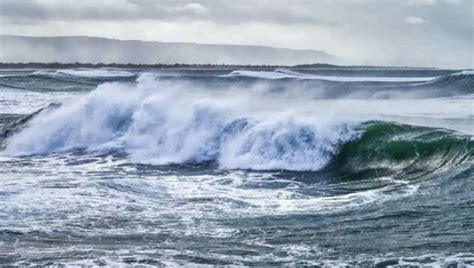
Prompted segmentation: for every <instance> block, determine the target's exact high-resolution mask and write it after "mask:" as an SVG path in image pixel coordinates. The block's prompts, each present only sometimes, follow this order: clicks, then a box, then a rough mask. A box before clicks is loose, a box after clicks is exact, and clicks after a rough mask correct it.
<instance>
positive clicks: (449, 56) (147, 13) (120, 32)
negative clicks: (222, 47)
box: [0, 0, 474, 67]
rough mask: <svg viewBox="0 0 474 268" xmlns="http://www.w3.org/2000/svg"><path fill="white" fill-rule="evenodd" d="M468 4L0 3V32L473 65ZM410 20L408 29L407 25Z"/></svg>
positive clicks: (247, 0) (447, 0)
mask: <svg viewBox="0 0 474 268" xmlns="http://www.w3.org/2000/svg"><path fill="white" fill-rule="evenodd" d="M472 4H473V3H472V1H471V0H403V1H391V0H318V1H311V0H292V1H290V0H259V1H256V0H239V1H221V0H190V1H186V0H101V1H97V0H82V1H76V0H62V1H59V0H42V1H40V0H0V26H1V27H0V33H3V34H23V35H98V36H105V37H111V38H120V39H145V40H157V41H186V42H200V43H237V44H254V45H271V46H280V47H289V48H295V49H322V50H325V51H327V52H329V53H332V54H335V55H339V56H341V57H343V58H346V59H347V61H348V62H349V63H370V64H396V65H424V66H446V67H459V66H461V67H465V66H468V67H469V66H473V65H474V63H473V58H472V55H473V53H474V52H473V46H474V30H473V27H472V25H473V21H474V19H473V8H472ZM407 22H411V23H407Z"/></svg>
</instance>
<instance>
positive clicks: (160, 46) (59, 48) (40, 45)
mask: <svg viewBox="0 0 474 268" xmlns="http://www.w3.org/2000/svg"><path fill="white" fill-rule="evenodd" d="M32 51H34V52H37V53H31V52H32ZM0 61H2V62H65V63H72V62H91V63H99V62H100V63H123V64H129V63H130V64H156V63H162V64H175V63H182V64H261V65H266V64H269V65H296V64H310V63H314V62H318V63H336V62H337V58H336V57H334V56H332V55H330V54H328V53H326V52H324V51H320V50H295V49H289V48H276V47H270V46H259V45H232V44H201V43H186V42H159V41H142V40H120V39H111V38H104V37H93V36H47V37H46V36H41V37H35V36H21V35H0Z"/></svg>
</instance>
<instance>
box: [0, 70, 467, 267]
mask: <svg viewBox="0 0 474 268" xmlns="http://www.w3.org/2000/svg"><path fill="white" fill-rule="evenodd" d="M473 135H474V72H473V71H469V70H441V69H416V68H377V67H354V68H349V67H346V68H337V67H334V68H332V67H327V68H309V67H308V68H296V67H295V68H280V69H269V68H256V67H253V68H247V69H240V70H236V69H230V68H229V67H225V66H223V67H215V68H204V67H201V68H175V69H173V68H166V69H138V68H135V69H133V68H132V69H112V68H100V69H83V68H76V69H59V70H56V69H54V70H53V69H2V70H0V143H1V149H0V204H1V205H0V263H1V264H3V265H63V264H64V265H67V264H70V265H193V266H212V265H231V266H232V265H236V266H274V265H301V266H305V265H308V266H345V265H357V266H361V267H371V266H378V267H384V266H390V265H392V266H404V267H406V266H410V265H413V266H423V265H432V266H440V265H445V266H449V267H467V266H472V265H474V213H473V212H474V195H473V193H474V180H473V178H474V165H473V159H474V158H473V156H474V141H473Z"/></svg>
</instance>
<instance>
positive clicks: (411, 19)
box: [405, 17, 428, 24]
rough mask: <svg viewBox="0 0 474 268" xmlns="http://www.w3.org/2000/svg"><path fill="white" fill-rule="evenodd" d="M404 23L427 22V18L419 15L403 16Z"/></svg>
mask: <svg viewBox="0 0 474 268" xmlns="http://www.w3.org/2000/svg"><path fill="white" fill-rule="evenodd" d="M405 21H406V23H408V24H425V23H428V21H427V20H425V19H423V18H419V17H407V18H405Z"/></svg>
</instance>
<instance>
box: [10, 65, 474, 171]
mask: <svg viewBox="0 0 474 268" xmlns="http://www.w3.org/2000/svg"><path fill="white" fill-rule="evenodd" d="M418 104H419V103H413V102H395V103H393V102H390V101H389V102H383V103H380V104H378V105H377V103H372V104H371V108H370V109H367V107H366V105H367V102H361V101H356V102H354V101H340V100H338V101H331V102H321V101H318V100H311V99H309V100H308V99H305V96H304V95H303V96H300V97H298V98H295V97H294V96H293V99H291V100H289V99H288V95H287V94H285V93H284V92H279V93H278V94H274V93H271V92H270V93H269V92H267V91H261V89H260V88H259V87H256V88H251V89H247V90H246V91H243V89H240V88H237V89H236V88H232V89H228V90H224V91H222V90H220V91H214V90H209V89H207V88H199V87H196V86H194V87H193V86H191V85H190V84H189V83H186V82H181V83H179V82H176V81H166V80H164V81H163V80H161V79H160V78H159V77H157V76H154V75H152V74H144V75H142V76H141V77H140V78H139V79H138V80H137V83H136V84H135V85H129V84H116V83H108V84H103V85H101V86H99V87H98V88H97V90H95V91H93V92H91V93H90V94H89V95H87V96H86V97H84V98H83V99H81V100H79V101H77V102H73V103H71V104H69V105H64V106H62V107H60V108H58V109H49V110H46V111H43V112H42V113H41V114H40V115H39V116H37V117H36V118H34V119H33V120H32V121H31V122H29V123H28V126H27V127H26V128H25V129H24V130H23V131H21V132H20V133H18V134H16V135H14V136H13V137H11V138H9V139H8V144H7V146H6V149H5V150H4V154H8V155H30V154H49V153H56V152H65V151H71V150H87V151H104V150H106V151H107V150H114V151H122V152H125V153H127V154H128V155H129V157H130V159H131V161H133V162H136V163H148V164H158V165H165V164H172V163H201V162H206V161H212V162H216V163H217V164H218V165H219V166H220V167H221V168H225V169H254V170H273V169H277V170H278V169H283V170H295V171H316V170H321V169H322V168H324V167H325V166H327V165H328V163H330V162H331V161H332V160H333V159H334V158H335V157H336V156H338V159H342V158H344V157H343V156H344V155H346V154H347V151H352V152H351V153H350V155H353V154H356V155H357V154H363V155H366V154H367V153H368V151H367V150H369V151H371V150H376V151H377V152H378V154H377V157H382V159H377V158H374V159H366V160H367V161H368V160H370V161H369V162H370V163H369V162H365V163H363V165H362V163H360V160H357V159H351V160H350V161H349V160H348V159H345V160H344V162H350V163H359V164H361V166H364V167H365V168H367V169H371V168H372V167H371V165H378V166H379V167H380V168H381V166H382V165H385V164H387V162H386V161H389V162H393V161H392V160H394V159H398V158H397V157H398V155H397V150H401V154H406V156H407V157H408V156H410V159H408V160H407V159H405V160H406V161H405V166H406V167H408V166H413V164H409V163H411V162H410V161H412V160H413V159H415V158H416V156H419V154H420V153H423V152H424V151H423V152H419V151H418V149H416V148H418V147H420V148H421V147H422V148H425V149H423V150H428V151H430V150H429V149H426V148H428V147H429V146H428V147H427V146H425V145H423V144H419V143H420V140H419V139H421V138H420V137H422V138H425V136H429V133H428V134H426V133H425V132H426V131H423V130H420V129H410V128H409V129H408V130H409V131H407V129H406V128H403V127H397V126H394V125H391V124H389V125H388V126H383V127H382V126H379V127H378V128H377V129H380V128H382V129H385V131H380V135H382V136H381V137H378V135H375V136H374V135H373V134H370V133H372V132H374V131H375V130H374V128H376V127H374V126H372V127H368V126H367V125H366V124H363V123H364V122H366V121H368V120H381V119H386V118H387V114H388V113H389V111H387V107H389V106H387V105H394V106H398V105H406V106H408V105H410V106H414V107H417V106H418ZM446 104H447V106H446V108H445V111H444V112H445V113H446V114H450V115H452V114H454V113H465V114H466V115H467V116H469V109H468V107H467V108H466V107H458V105H457V104H453V103H450V102H448V103H446ZM426 105H432V106H436V107H438V108H443V104H442V103H441V102H435V103H430V102H427V103H426ZM342 107H345V109H348V110H349V111H350V112H344V111H347V110H342V109H341V108H342ZM412 109H413V108H409V107H407V109H406V111H405V112H406V113H407V115H413V114H415V115H416V112H417V110H416V109H415V110H412ZM463 109H464V110H463ZM398 114H399V113H398ZM394 129H395V130H397V131H396V132H395V133H394V134H393V135H395V136H390V135H389V136H386V135H385V132H386V131H388V132H391V131H393V130H394ZM420 133H421V134H420ZM433 133H435V132H433ZM436 133H438V132H436ZM439 133H444V132H442V131H439ZM367 135H370V136H371V138H370V141H367V138H366V136H367ZM384 135H385V136H384ZM446 135H447V136H448V137H449V138H450V139H453V140H454V141H457V140H460V141H459V142H461V143H463V144H464V143H466V142H465V141H464V140H465V139H466V138H465V137H462V138H457V137H456V134H455V133H447V134H445V135H441V137H445V136H446ZM406 136H408V137H409V138H406ZM419 136H420V137H419ZM435 136H436V135H435ZM378 139H382V141H380V142H385V143H383V144H384V146H385V147H384V148H385V149H383V150H382V149H380V148H379V147H374V148H372V147H370V146H369V145H371V144H372V146H376V144H375V143H377V142H379V141H378ZM392 139H400V140H402V142H400V144H398V143H394V142H390V140H392ZM354 140H356V141H357V142H358V143H357V144H359V145H360V146H358V147H357V149H348V148H350V146H349V145H348V143H349V144H350V142H353V141H354ZM433 142H434V141H433ZM367 143H369V144H367ZM434 143H435V145H431V146H432V147H429V148H435V147H436V146H438V145H436V142H434ZM348 146H349V147H348ZM352 146H354V145H352ZM367 146H368V148H366V147H367ZM466 146H470V142H467V145H466ZM397 148H398V149H397ZM413 148H415V149H413ZM461 149H462V148H461V147H460V148H459V150H461ZM341 150H342V151H341ZM406 150H408V151H406ZM392 151H393V154H392V153H390V152H392ZM458 153H460V154H461V152H458ZM443 154H445V155H446V154H448V152H438V153H437V154H435V156H433V157H438V156H440V155H443ZM341 157H342V158H341ZM347 157H349V156H346V158H347ZM360 157H362V156H360ZM430 157H431V155H430ZM430 157H428V156H427V157H422V158H423V159H424V160H426V161H428V160H427V159H431V158H430ZM402 158H403V157H402ZM453 159H457V158H456V157H454V156H452V157H451V156H449V157H447V158H441V160H440V161H448V162H451V161H455V160H453ZM417 163H418V162H417ZM396 164H397V165H399V164H400V163H396ZM387 165H388V164H387ZM392 166H393V165H392Z"/></svg>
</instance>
